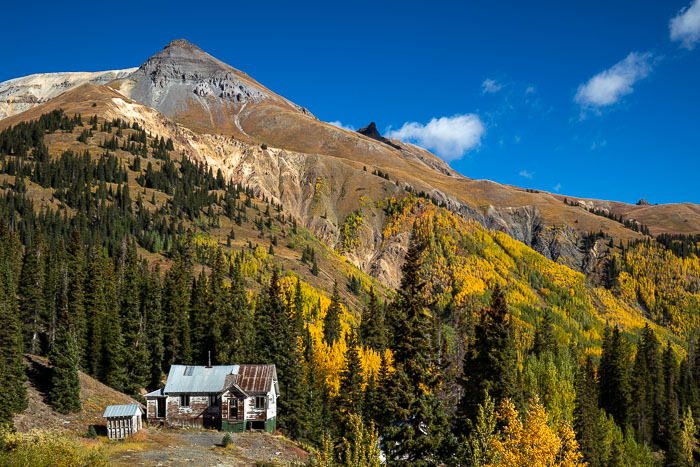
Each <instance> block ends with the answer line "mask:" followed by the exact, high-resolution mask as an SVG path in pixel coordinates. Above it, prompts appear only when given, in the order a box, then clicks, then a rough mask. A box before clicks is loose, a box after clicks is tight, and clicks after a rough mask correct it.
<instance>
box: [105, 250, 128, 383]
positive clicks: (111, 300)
mask: <svg viewBox="0 0 700 467" xmlns="http://www.w3.org/2000/svg"><path fill="white" fill-rule="evenodd" d="M105 266H106V267H105V273H104V284H105V303H106V307H105V314H104V318H103V321H102V349H101V353H100V356H101V374H100V381H102V382H103V383H105V384H106V385H108V386H111V387H113V388H114V389H116V390H118V391H120V390H122V389H123V388H124V383H125V382H126V381H125V379H126V368H125V366H124V358H125V350H124V339H123V337H122V329H121V322H120V319H119V306H118V299H117V290H116V280H115V277H114V267H113V265H112V263H111V261H109V260H106V261H105Z"/></svg>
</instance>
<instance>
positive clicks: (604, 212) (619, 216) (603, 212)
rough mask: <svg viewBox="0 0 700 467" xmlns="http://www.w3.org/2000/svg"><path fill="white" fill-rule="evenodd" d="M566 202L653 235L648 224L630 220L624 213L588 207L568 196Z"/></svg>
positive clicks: (628, 227)
mask: <svg viewBox="0 0 700 467" xmlns="http://www.w3.org/2000/svg"><path fill="white" fill-rule="evenodd" d="M564 204H566V205H568V206H580V207H582V208H583V209H585V210H586V211H588V212H590V213H591V214H595V215H596V216H601V217H607V218H608V219H610V220H613V221H615V222H619V223H620V224H622V225H623V226H624V227H625V228H627V229H630V230H634V231H635V232H639V233H641V234H642V235H651V234H650V233H649V227H647V226H646V225H644V224H642V223H641V222H637V221H635V220H629V219H623V218H622V214H615V213H613V212H612V211H610V210H609V209H601V208H596V207H593V208H588V207H586V206H582V205H581V204H579V203H578V202H576V201H569V200H568V198H564Z"/></svg>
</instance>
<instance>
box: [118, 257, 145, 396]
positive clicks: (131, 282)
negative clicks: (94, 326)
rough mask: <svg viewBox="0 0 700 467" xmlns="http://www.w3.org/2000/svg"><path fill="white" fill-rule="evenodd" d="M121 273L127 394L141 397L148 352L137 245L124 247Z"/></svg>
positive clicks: (121, 311)
mask: <svg viewBox="0 0 700 467" xmlns="http://www.w3.org/2000/svg"><path fill="white" fill-rule="evenodd" d="M122 257H123V260H122V266H121V268H122V273H121V280H120V300H119V301H120V305H121V306H120V325H121V329H122V338H123V342H124V368H125V371H126V375H125V378H124V390H125V392H126V393H128V394H134V395H135V394H138V392H139V391H140V390H141V389H143V388H144V387H146V385H147V384H148V379H149V373H150V371H149V365H148V349H147V346H146V332H145V327H144V319H143V315H142V314H141V301H140V300H139V298H140V297H139V295H138V293H136V292H137V291H138V290H140V289H141V282H142V280H143V278H142V277H141V273H140V271H139V265H138V259H137V257H136V245H134V244H133V243H130V244H129V245H128V246H127V245H125V244H124V243H122Z"/></svg>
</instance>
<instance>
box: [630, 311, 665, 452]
mask: <svg viewBox="0 0 700 467" xmlns="http://www.w3.org/2000/svg"><path fill="white" fill-rule="evenodd" d="M631 378H632V381H633V384H632V388H631V389H632V422H633V426H634V427H635V429H636V430H637V433H638V434H639V436H640V437H641V438H642V439H643V440H644V441H646V442H647V443H649V442H651V441H652V440H653V441H654V442H659V441H660V438H659V436H660V433H661V430H662V425H663V421H662V420H661V418H660V416H661V414H662V413H663V401H664V385H663V369H662V366H661V353H660V344H659V341H658V340H657V338H656V335H655V334H654V331H652V330H651V328H650V327H649V325H648V324H647V325H646V326H644V329H643V330H642V339H641V342H640V344H639V346H638V348H637V354H636V356H635V360H634V367H633V369H632V376H631Z"/></svg>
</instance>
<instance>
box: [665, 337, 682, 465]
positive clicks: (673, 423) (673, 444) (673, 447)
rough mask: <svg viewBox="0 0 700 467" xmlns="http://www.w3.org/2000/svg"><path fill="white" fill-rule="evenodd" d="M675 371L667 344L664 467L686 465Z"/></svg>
mask: <svg viewBox="0 0 700 467" xmlns="http://www.w3.org/2000/svg"><path fill="white" fill-rule="evenodd" d="M677 371H678V367H677V365H676V357H675V355H674V354H673V350H672V349H671V345H670V343H669V344H668V345H667V346H666V349H665V350H664V354H663V376H664V394H665V396H666V400H665V404H664V410H663V413H662V417H663V423H664V430H663V436H662V446H663V448H664V466H666V467H684V466H686V465H687V462H686V460H685V456H684V455H683V445H682V439H681V425H680V420H679V415H680V414H679V410H678V399H677V397H678V396H677V394H676V383H677V377H678V376H677Z"/></svg>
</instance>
